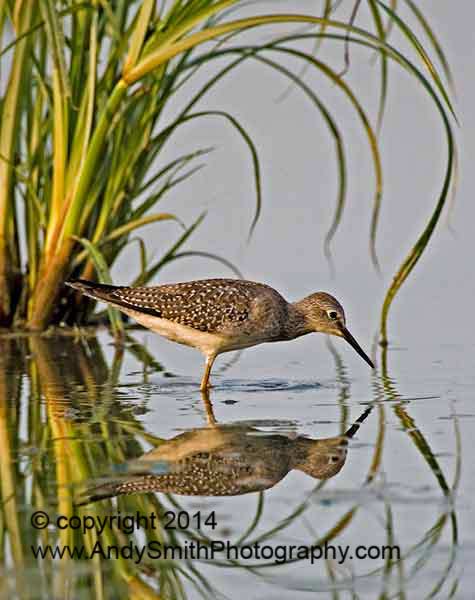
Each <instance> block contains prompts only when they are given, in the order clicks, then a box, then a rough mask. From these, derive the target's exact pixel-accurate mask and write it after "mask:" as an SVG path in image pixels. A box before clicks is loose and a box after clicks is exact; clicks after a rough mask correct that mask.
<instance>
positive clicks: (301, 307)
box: [67, 279, 373, 389]
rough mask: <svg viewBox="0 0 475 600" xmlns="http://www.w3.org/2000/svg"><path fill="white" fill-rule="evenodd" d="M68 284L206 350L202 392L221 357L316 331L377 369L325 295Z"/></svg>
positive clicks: (254, 286) (233, 283)
mask: <svg viewBox="0 0 475 600" xmlns="http://www.w3.org/2000/svg"><path fill="white" fill-rule="evenodd" d="M67 285H69V286H71V287H73V288H75V289H78V290H79V291H81V292H82V293H83V294H86V295H87V296H90V297H92V298H94V299H96V300H103V301H105V302H107V303H109V304H112V305H113V306H116V307H117V308H119V309H120V310H122V311H123V312H125V313H126V314H128V315H130V316H131V317H133V318H134V319H135V320H137V321H138V322H139V323H141V324H142V325H144V326H145V327H148V328H150V329H152V330H153V331H155V332H156V333H159V334H160V335H163V336H164V337H166V338H168V339H170V340H172V341H174V342H178V343H180V344H185V345H188V346H193V347H195V348H198V349H199V350H201V352H202V353H203V354H204V355H205V356H206V369H205V374H204V376H203V379H202V382H201V388H202V389H205V388H206V387H207V386H208V385H209V383H208V381H209V375H210V371H211V367H212V364H213V361H214V359H215V358H216V356H218V355H219V354H222V353H223V352H229V351H232V350H239V349H242V348H248V347H250V346H255V345H257V344H262V343H264V342H276V341H283V340H291V339H294V338H296V337H299V336H301V335H305V334H307V333H310V332H312V331H321V332H324V333H329V334H332V335H337V336H340V337H344V338H345V339H347V341H349V343H350V344H351V345H352V346H353V347H354V348H355V349H356V351H357V352H358V353H359V354H360V355H361V356H362V357H363V358H364V359H365V360H366V362H368V363H369V364H370V365H371V366H373V364H372V363H371V360H370V359H369V358H368V357H367V356H366V354H365V353H364V352H363V350H362V349H361V348H360V347H359V345H358V344H357V342H356V340H355V339H354V338H353V337H352V336H351V335H350V333H349V332H348V330H347V329H346V325H345V313H344V311H343V307H342V306H341V304H340V303H339V302H338V301H337V300H336V299H335V298H334V297H333V296H331V295H330V294H327V293H325V292H317V293H315V294H311V295H310V296H307V297H306V298H304V299H303V300H300V301H299V302H294V303H289V302H287V301H286V300H285V298H283V296H281V294H279V292H277V291H276V290H274V289H273V288H271V287H270V286H268V285H265V284H262V283H257V282H253V281H244V280H241V279H202V280H197V281H190V282H184V283H176V284H169V285H159V286H150V287H135V288H133V287H124V286H113V285H104V284H98V283H94V282H91V281H84V280H76V281H69V282H67Z"/></svg>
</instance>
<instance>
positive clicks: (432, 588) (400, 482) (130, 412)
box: [0, 332, 475, 599]
mask: <svg viewBox="0 0 475 600" xmlns="http://www.w3.org/2000/svg"><path fill="white" fill-rule="evenodd" d="M133 335H134V336H135V338H130V339H129V340H128V341H127V342H126V344H125V346H123V347H122V346H114V345H113V344H112V340H111V338H110V337H109V336H108V334H107V333H105V332H102V333H101V334H100V335H99V337H98V338H97V339H96V338H94V337H89V336H84V337H74V336H56V337H55V336H52V337H40V336H32V337H30V338H25V337H14V336H9V337H2V338H0V345H1V354H0V361H1V362H0V365H1V370H0V411H1V413H0V444H1V452H0V457H1V458H0V468H1V481H2V486H1V492H2V504H1V512H0V539H1V540H2V555H1V567H0V569H1V575H2V576H1V578H0V580H1V590H0V596H1V597H9V598H12V597H21V598H67V597H71V598H81V597H84V598H90V597H99V598H100V597H104V598H119V597H123V598H127V597H137V598H199V597H205V598H216V597H227V598H235V597H237V596H236V590H237V589H239V595H241V594H246V595H247V596H248V597H250V598H266V599H267V598H289V599H290V598H305V597H307V596H309V595H313V593H314V592H315V591H318V592H321V594H320V596H321V597H322V598H329V599H330V598H331V599H333V598H338V599H345V598H365V599H371V598H389V597H401V598H402V597H406V598H407V597H409V598H429V597H441V598H447V597H450V596H452V597H455V598H469V597H470V587H471V583H472V581H471V580H472V579H473V575H471V573H470V571H471V566H470V565H472V564H473V558H474V550H473V548H474V546H473V531H474V519H473V512H472V511H471V506H470V505H471V502H472V498H473V492H474V483H473V482H474V478H473V468H472V467H471V461H470V458H469V457H468V456H467V448H470V436H471V431H472V428H473V421H474V419H475V410H474V409H473V390H474V389H475V385H474V384H475V381H474V379H475V377H474V373H475V370H474V369H473V367H474V364H473V363H474V359H473V356H474V354H473V346H471V347H467V346H463V345H455V344H440V345H438V346H435V345H434V344H432V345H431V346H430V347H428V346H424V345H420V346H416V345H415V346H412V347H410V348H409V347H408V348H390V349H389V350H388V352H387V353H386V355H382V354H381V353H379V354H378V353H376V356H377V359H378V370H377V373H376V374H371V373H370V371H369V369H368V368H367V367H366V365H365V364H364V363H363V361H361V360H359V358H358V357H357V356H353V354H352V351H351V349H349V348H347V347H346V346H344V345H343V344H341V343H340V340H337V341H336V342H335V344H334V345H325V343H324V338H323V337H321V336H319V337H318V338H317V337H314V338H313V339H312V342H313V347H314V352H313V353H307V352H302V350H303V347H302V346H300V347H299V343H298V342H297V343H296V345H291V344H288V345H275V346H273V347H271V346H268V347H266V348H257V349H255V350H252V351H249V352H246V353H243V355H242V356H241V357H238V360H235V361H233V360H231V361H229V360H228V364H227V363H226V359H227V358H228V357H224V358H222V359H221V362H220V363H218V364H217V369H216V371H217V373H216V376H215V378H214V383H215V387H214V388H213V389H212V390H211V392H210V394H209V397H208V398H207V397H203V396H202V395H201V394H200V392H199V389H198V384H199V370H200V368H201V363H200V362H199V360H200V359H199V355H198V354H197V353H193V352H188V351H187V350H183V358H184V364H185V365H189V367H190V368H189V370H188V371H187V373H189V374H187V375H184V374H182V373H180V372H178V371H177V370H176V369H174V370H173V371H172V370H171V369H170V370H168V369H167V366H166V365H167V362H166V361H167V352H166V350H167V349H168V348H169V347H170V348H171V347H172V346H171V345H169V344H168V343H166V342H162V341H161V340H158V339H157V338H155V337H154V336H151V335H144V334H143V333H142V332H139V333H137V332H135V333H134V334H133ZM136 340H140V341H146V345H145V346H144V345H141V344H139V343H138V342H137V341H136ZM279 346H280V350H279ZM378 352H380V351H378ZM415 357H416V358H415ZM229 358H231V357H229ZM257 358H258V360H257ZM383 359H384V360H383ZM187 361H188V362H187ZM220 367H221V371H220ZM392 370H394V371H396V372H397V373H398V376H397V377H393V376H392ZM468 451H469V452H470V450H468ZM131 491H133V492H135V493H125V492H131ZM38 511H42V513H44V514H45V515H47V519H48V520H49V522H50V523H49V525H48V526H47V527H45V528H44V529H42V528H36V529H35V527H33V524H32V519H34V518H38V519H39V525H38V524H37V523H36V521H35V524H36V525H37V526H39V527H43V525H44V519H45V518H46V517H44V516H40V517H37V516H34V515H36V513H38ZM111 517H115V519H112V520H111ZM119 517H120V518H121V519H122V520H119ZM126 517H127V518H126ZM139 517H140V519H141V520H140V519H139ZM41 519H43V521H42V520H41ZM134 519H135V520H134ZM137 519H138V520H137ZM85 524H86V526H87V527H86V526H85ZM93 525H94V528H93V529H90V528H89V527H92V526H93ZM82 528H84V531H82V530H81V529H82ZM101 528H102V529H101ZM226 544H228V545H229V546H228V547H229V548H231V549H230V550H229V551H228V552H227V553H226V551H225V549H226ZM193 545H194V546H193ZM65 546H67V547H68V548H70V549H74V548H76V552H83V558H81V559H79V558H77V557H76V558H70V557H67V556H65V557H63V558H62V559H58V558H56V559H52V558H51V556H50V555H48V552H49V550H46V553H47V556H46V557H45V558H35V557H34V552H38V550H37V548H38V547H41V548H42V549H45V548H48V547H51V548H52V549H54V548H56V547H58V548H60V549H61V548H64V547H65ZM165 547H169V550H168V552H170V553H171V554H170V555H167V557H166V558H165V557H164V556H163V553H164V551H165V550H164V549H165ZM211 547H213V548H214V549H215V554H214V556H210V555H208V556H206V549H207V548H208V549H209V548H211ZM383 547H386V550H385V551H383V550H382V548H383ZM389 547H391V548H397V553H399V558H398V557H397V555H396V554H395V552H396V550H394V553H393V555H391V556H390V555H389V550H388V549H387V548H389ZM81 548H82V550H81ZM170 548H171V550H170ZM198 548H201V550H200V552H201V554H200V555H198V556H196V555H194V554H193V551H197V549H198ZM312 548H313V549H312ZM360 548H362V549H363V552H370V554H371V555H372V557H371V558H368V557H366V558H363V557H356V556H355V553H356V552H361V549H360ZM186 550H188V556H186ZM159 551H160V552H162V556H161V557H159ZM208 551H209V550H208ZM173 552H175V554H173ZM180 552H181V553H182V554H181V555H180V554H179V553H180ZM312 552H313V559H312ZM383 552H386V555H385V556H382V554H383ZM107 553H109V555H110V556H111V557H113V558H108V556H106V554H107ZM114 553H120V556H119V558H116V554H114ZM84 556H88V557H89V558H87V559H86V558H84Z"/></svg>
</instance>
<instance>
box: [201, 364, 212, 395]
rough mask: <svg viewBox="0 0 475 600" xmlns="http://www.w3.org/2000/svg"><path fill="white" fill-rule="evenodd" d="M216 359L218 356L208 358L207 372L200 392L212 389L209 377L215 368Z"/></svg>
mask: <svg viewBox="0 0 475 600" xmlns="http://www.w3.org/2000/svg"><path fill="white" fill-rule="evenodd" d="M215 358H216V356H208V357H207V358H206V365H205V372H204V375H203V379H202V380H201V386H200V390H201V391H202V392H203V391H204V390H207V389H208V388H209V387H211V384H210V382H209V376H210V374H211V367H212V366H213V363H214V359H215Z"/></svg>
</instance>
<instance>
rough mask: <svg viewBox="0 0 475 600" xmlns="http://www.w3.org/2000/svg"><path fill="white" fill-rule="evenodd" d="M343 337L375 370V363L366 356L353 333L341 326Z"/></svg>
mask: <svg viewBox="0 0 475 600" xmlns="http://www.w3.org/2000/svg"><path fill="white" fill-rule="evenodd" d="M341 335H342V336H343V337H344V338H345V340H346V341H347V342H348V343H349V344H350V346H353V348H354V349H355V350H356V352H358V354H359V355H360V356H361V358H362V359H363V360H365V361H366V362H367V363H368V365H369V366H370V367H371V368H372V369H374V364H373V361H372V360H371V359H370V357H369V356H368V355H367V354H366V352H365V351H364V350H363V348H362V347H361V346H360V345H359V344H358V342H357V341H356V340H355V338H354V337H353V336H352V335H351V333H350V332H349V331H348V329H347V328H346V327H345V326H344V325H342V326H341Z"/></svg>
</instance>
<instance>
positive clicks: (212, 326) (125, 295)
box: [71, 279, 277, 333]
mask: <svg viewBox="0 0 475 600" xmlns="http://www.w3.org/2000/svg"><path fill="white" fill-rule="evenodd" d="M71 285H73V286H74V287H77V288H79V289H81V291H82V292H83V293H85V294H88V295H90V296H92V297H94V298H97V299H100V300H104V301H106V302H109V303H111V304H114V305H116V306H118V307H119V308H120V307H123V308H124V309H127V308H128V309H130V310H137V311H140V312H142V313H147V314H150V315H152V316H156V317H159V318H162V319H167V320H168V321H174V322H175V323H179V324H181V325H187V326H188V327H192V328H193V329H198V330H199V331H204V332H208V333H216V332H222V331H225V330H226V329H227V328H228V327H230V326H234V327H235V326H239V325H240V324H243V325H244V324H245V323H246V321H247V320H248V319H249V318H250V317H251V316H252V311H253V310H254V309H255V307H256V306H259V305H260V304H262V298H263V297H265V296H267V295H268V294H269V293H274V294H277V292H275V290H273V289H272V288H270V287H269V286H266V285H264V284H258V283H254V282H249V281H243V280H240V279H204V280H199V281H190V282H185V283H177V284H172V285H160V286H154V287H134V288H132V287H116V286H105V285H98V284H91V285H90V287H88V289H85V288H86V282H84V281H81V282H74V284H73V282H71Z"/></svg>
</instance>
